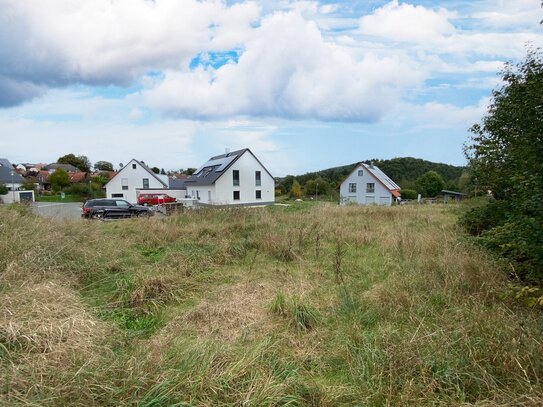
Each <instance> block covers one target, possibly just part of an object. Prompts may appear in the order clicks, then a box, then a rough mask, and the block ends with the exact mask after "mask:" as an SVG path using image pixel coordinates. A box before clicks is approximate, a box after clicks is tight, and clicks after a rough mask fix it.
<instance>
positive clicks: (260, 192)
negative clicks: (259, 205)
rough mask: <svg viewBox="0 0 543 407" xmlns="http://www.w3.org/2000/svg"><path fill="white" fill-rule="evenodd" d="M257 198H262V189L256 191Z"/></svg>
mask: <svg viewBox="0 0 543 407" xmlns="http://www.w3.org/2000/svg"><path fill="white" fill-rule="evenodd" d="M256 199H262V191H260V190H257V191H256Z"/></svg>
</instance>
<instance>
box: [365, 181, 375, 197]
mask: <svg viewBox="0 0 543 407" xmlns="http://www.w3.org/2000/svg"><path fill="white" fill-rule="evenodd" d="M366 192H367V193H368V194H373V193H374V192H375V184H374V183H373V182H368V183H367V184H366Z"/></svg>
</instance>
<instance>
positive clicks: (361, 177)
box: [105, 148, 400, 206]
mask: <svg viewBox="0 0 543 407" xmlns="http://www.w3.org/2000/svg"><path fill="white" fill-rule="evenodd" d="M105 188H106V196H107V197H108V198H122V199H126V200H127V201H129V202H131V203H136V202H137V200H138V196H139V195H140V194H144V193H165V194H168V195H170V196H172V197H174V198H177V199H182V198H190V199H194V200H196V201H198V202H199V203H200V204H201V205H214V206H215V205H218V206H226V205H228V206H232V205H269V204H272V203H274V202H275V179H274V178H273V176H272V175H271V173H270V172H269V171H268V170H267V169H266V167H265V166H264V165H263V164H262V162H261V161H260V160H259V159H258V158H257V157H256V156H255V155H254V154H253V152H252V151H251V150H250V149H248V148H245V149H242V150H238V151H233V152H226V153H225V154H221V155H217V156H214V157H211V158H210V159H209V160H208V161H206V162H205V163H204V164H202V166H201V167H200V168H198V169H197V170H196V171H195V172H194V174H193V175H191V176H190V177H188V178H186V179H185V178H183V179H175V178H172V177H168V176H166V175H160V174H155V173H154V172H153V171H152V170H151V169H150V168H149V167H148V166H147V165H145V163H143V162H142V161H138V160H136V159H132V160H131V161H130V162H129V163H128V164H127V165H125V166H124V167H123V168H122V169H121V170H120V171H119V172H118V173H117V174H116V175H115V176H114V177H113V178H112V179H111V180H110V181H109V182H108V183H107V184H106V186H105ZM399 197H400V187H399V185H397V184H396V183H395V182H394V181H392V180H391V179H390V178H389V177H388V176H387V175H386V174H385V173H384V172H383V171H381V170H380V169H379V168H378V167H377V166H375V165H373V164H364V163H360V164H358V165H357V166H356V168H355V169H354V170H353V172H352V173H351V174H350V175H349V176H348V177H347V178H346V179H345V181H344V182H343V183H342V184H341V186H340V204H342V205H345V204H353V203H356V204H361V205H372V204H376V205H391V204H392V203H393V202H394V200H395V199H398V198H399Z"/></svg>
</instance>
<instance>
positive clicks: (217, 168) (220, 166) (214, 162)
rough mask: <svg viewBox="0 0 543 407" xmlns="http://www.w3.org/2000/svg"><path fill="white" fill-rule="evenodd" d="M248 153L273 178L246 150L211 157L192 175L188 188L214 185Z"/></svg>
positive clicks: (187, 181)
mask: <svg viewBox="0 0 543 407" xmlns="http://www.w3.org/2000/svg"><path fill="white" fill-rule="evenodd" d="M246 152H249V153H251V155H252V156H253V157H254V158H255V159H256V161H257V162H258V163H259V164H260V165H261V166H262V168H264V170H265V171H266V172H267V173H268V174H269V175H270V177H272V178H273V176H272V175H271V174H270V172H269V171H268V170H267V169H266V167H264V166H263V165H262V163H261V162H260V160H259V159H258V158H256V156H255V155H254V154H253V152H252V151H251V150H249V149H248V148H244V149H242V150H237V151H232V152H230V153H226V154H221V155H216V156H215V157H211V158H210V159H209V160H208V161H207V162H206V163H205V164H204V165H202V166H201V167H200V168H198V170H197V171H196V172H195V173H194V174H193V175H191V176H190V177H189V178H188V179H187V180H186V181H185V185H186V186H206V185H213V184H214V183H215V182H216V181H217V180H218V179H219V178H220V177H221V176H222V175H223V174H224V173H225V172H226V171H227V170H228V169H229V168H230V167H231V166H232V165H233V164H234V163H235V162H236V161H237V160H238V159H239V158H240V157H241V156H242V155H243V154H245V153H246Z"/></svg>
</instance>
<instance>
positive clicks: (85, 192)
mask: <svg viewBox="0 0 543 407" xmlns="http://www.w3.org/2000/svg"><path fill="white" fill-rule="evenodd" d="M64 191H65V192H66V193H68V194H72V195H79V196H89V194H90V189H89V186H88V185H87V184H82V183H76V184H72V185H70V186H69V187H68V188H66V189H65V190H64Z"/></svg>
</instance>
